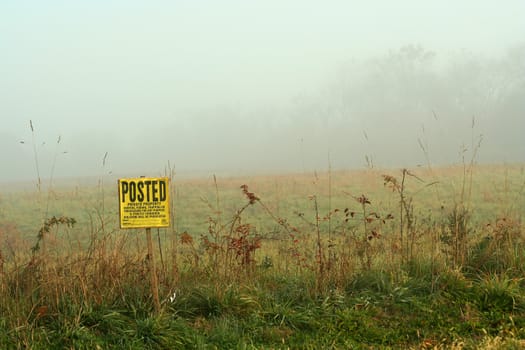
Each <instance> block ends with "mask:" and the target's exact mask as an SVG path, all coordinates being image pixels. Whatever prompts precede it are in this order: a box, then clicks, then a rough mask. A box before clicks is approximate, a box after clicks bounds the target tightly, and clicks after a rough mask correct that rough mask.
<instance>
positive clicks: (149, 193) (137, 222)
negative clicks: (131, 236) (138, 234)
mask: <svg viewBox="0 0 525 350" xmlns="http://www.w3.org/2000/svg"><path fill="white" fill-rule="evenodd" d="M118 193H119V203H120V204H119V212H120V228H144V227H145V228H148V227H169V226H170V206H169V179H168V178H167V177H162V178H150V177H141V178H137V179H119V180H118Z"/></svg>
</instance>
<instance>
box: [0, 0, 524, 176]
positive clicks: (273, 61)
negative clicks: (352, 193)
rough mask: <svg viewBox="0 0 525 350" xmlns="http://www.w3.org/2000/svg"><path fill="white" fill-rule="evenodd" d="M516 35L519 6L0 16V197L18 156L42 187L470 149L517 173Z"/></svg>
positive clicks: (83, 10)
mask: <svg viewBox="0 0 525 350" xmlns="http://www.w3.org/2000/svg"><path fill="white" fill-rule="evenodd" d="M523 18H525V2H523V1H521V0H516V1H506V2H500V3H497V2H489V1H486V2H480V1H461V2H456V1H439V2H438V1H435V2H422V1H408V0H405V1H367V2H366V3H365V2H357V1H298V0H293V1H292V0H290V1H282V0H281V1H273V0H266V1H241V0H238V1H233V0H225V1H211V0H209V1H100V0H97V1H83V2H70V1H54V0H48V1H12V2H7V1H3V2H2V3H1V4H0V77H1V78H0V118H1V119H0V120H1V127H0V164H2V165H1V169H2V170H1V172H0V181H7V180H17V179H35V177H36V164H35V154H34V153H35V150H36V153H37V157H36V158H37V161H38V166H39V169H40V175H41V177H47V176H50V174H51V173H54V174H53V175H54V176H55V177H65V176H79V175H88V176H98V175H102V174H107V173H109V172H112V173H114V174H119V175H123V176H126V175H128V174H129V175H136V174H139V173H140V174H144V175H156V174H158V173H160V172H162V171H163V169H164V168H165V166H166V165H167V163H168V161H169V162H170V164H171V165H173V166H174V167H175V169H176V171H177V172H180V173H192V172H201V173H209V174H211V173H230V174H238V173H254V172H275V171H310V170H315V169H317V170H323V169H326V168H327V166H328V162H330V163H331V165H332V167H334V168H351V167H363V166H365V165H366V161H365V157H369V159H372V160H373V162H374V165H375V166H379V167H381V166H395V167H397V166H399V167H401V166H416V165H417V164H421V163H424V162H425V161H426V158H427V157H428V158H430V161H431V162H433V163H435V164H447V163H454V162H456V163H457V162H459V161H460V159H461V149H462V148H463V146H465V148H468V149H469V151H472V145H473V144H474V143H477V140H478V138H479V137H480V136H479V135H480V134H483V141H482V144H481V148H480V151H479V159H480V161H483V162H523V161H525V141H524V140H525V138H524V137H523V136H522V135H521V134H522V131H523V130H525V115H524V113H525V112H524V111H525V105H524V101H525V66H524V64H525V63H524V62H525V49H524V45H525V21H524V20H523ZM473 119H474V121H475V122H474V127H473V126H472V120H473ZM30 120H31V121H32V123H33V126H34V132H33V133H32V132H31V129H30V125H29V121H30ZM59 137H60V142H57V141H58V139H59ZM420 144H421V145H423V146H424V147H425V148H426V150H427V154H426V155H425V152H423V151H422V149H421V146H420ZM106 152H107V158H106V162H105V164H104V165H103V164H102V160H103V158H104V155H105V154H106ZM53 167H54V168H53Z"/></svg>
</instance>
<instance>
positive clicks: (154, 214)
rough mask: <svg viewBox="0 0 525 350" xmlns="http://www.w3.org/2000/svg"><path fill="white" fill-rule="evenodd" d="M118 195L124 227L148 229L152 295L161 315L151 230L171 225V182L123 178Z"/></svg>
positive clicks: (122, 225) (121, 223) (161, 179)
mask: <svg viewBox="0 0 525 350" xmlns="http://www.w3.org/2000/svg"><path fill="white" fill-rule="evenodd" d="M118 192H119V216H120V228H122V229H130V228H145V229H146V240H147V244H148V262H149V269H150V273H151V294H152V296H153V302H154V304H155V310H156V311H157V312H158V311H160V301H159V288H158V281H157V270H156V267H155V257H154V256H153V242H152V239H151V228H152V227H169V226H170V207H169V203H170V201H169V179H168V178H167V177H162V178H147V177H141V178H130V179H119V180H118Z"/></svg>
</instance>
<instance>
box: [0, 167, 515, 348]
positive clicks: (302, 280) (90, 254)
mask: <svg viewBox="0 0 525 350" xmlns="http://www.w3.org/2000/svg"><path fill="white" fill-rule="evenodd" d="M163 175H167V176H169V177H171V178H172V187H171V192H172V193H171V199H172V202H173V203H172V207H173V209H174V210H173V225H172V227H171V228H169V229H154V230H153V238H154V243H155V246H154V248H155V249H154V259H155V262H156V266H157V276H158V281H159V295H160V299H161V300H160V301H161V307H160V310H156V308H155V305H154V302H153V299H152V295H151V289H150V283H149V281H150V276H151V271H150V259H151V257H150V256H149V254H148V253H147V245H146V240H145V235H144V230H120V229H119V228H118V206H117V204H118V202H117V201H118V198H117V184H116V179H114V178H110V177H109V176H108V177H101V178H98V179H95V180H93V181H91V182H83V183H80V182H78V183H77V182H75V181H71V180H69V181H68V182H67V183H66V182H65V181H60V180H55V181H54V182H53V183H52V185H51V186H50V185H45V183H44V184H43V185H42V186H40V187H38V186H35V185H33V186H25V187H24V186H21V185H20V186H15V185H12V184H11V185H9V186H7V185H6V186H4V187H3V188H1V192H0V348H6V349H11V348H13V349H16V348H29V349H49V348H57V349H62V348H64V349H83V348H85V349H97V348H99V349H107V348H115V349H122V348H124V349H143V348H151V349H179V348H180V349H288V348H290V349H320V348H323V349H348V348H355V349H361V348H363V349H407V348H412V349H421V348H425V349H448V348H451V349H478V348H481V349H521V348H524V347H525V280H524V278H523V276H524V271H525V251H524V243H525V242H524V231H523V219H524V216H525V188H524V187H525V172H524V166H523V165H490V166H489V165H484V166H474V165H473V164H467V165H458V166H451V167H446V168H435V169H428V168H415V169H408V170H407V169H386V170H378V169H366V170H361V171H326V172H319V173H302V174H288V175H272V176H250V177H227V178H225V177H223V178H220V177H219V178H217V177H215V176H210V177H206V178H194V179H183V178H180V179H179V178H178V177H177V174H173V173H168V174H163Z"/></svg>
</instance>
